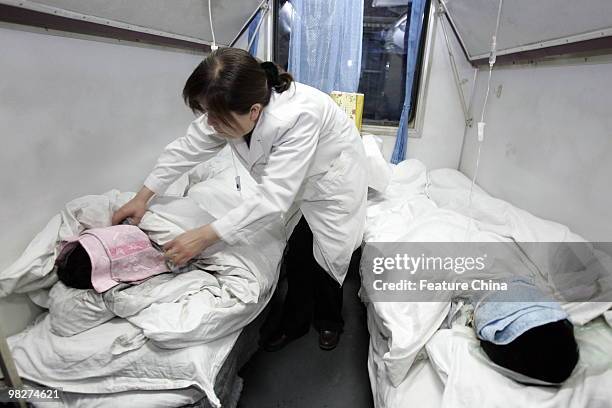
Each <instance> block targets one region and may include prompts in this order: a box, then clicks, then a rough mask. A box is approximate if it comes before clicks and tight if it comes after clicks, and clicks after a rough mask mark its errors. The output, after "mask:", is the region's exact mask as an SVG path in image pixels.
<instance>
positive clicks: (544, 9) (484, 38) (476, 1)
mask: <svg viewBox="0 0 612 408" xmlns="http://www.w3.org/2000/svg"><path fill="white" fill-rule="evenodd" d="M445 3H446V7H447V9H448V12H449V15H450V18H451V20H452V22H453V24H454V26H455V28H456V30H457V32H458V34H459V36H460V37H461V41H462V43H463V45H464V47H465V48H466V51H467V53H468V55H469V57H470V59H472V60H474V59H480V58H483V57H485V56H487V55H488V53H489V50H490V48H491V36H492V35H493V33H494V31H495V22H496V19H497V10H498V7H499V2H498V1H496V0H447V1H446V2H445ZM611 35H612V1H611V0H588V1H576V0H506V1H504V2H503V7H502V14H501V20H500V27H499V33H498V36H497V49H498V54H499V55H504V54H511V53H514V52H521V51H527V50H530V49H536V48H543V47H547V46H554V45H561V44H567V43H572V42H577V41H583V40H587V39H592V38H599V37H604V36H611Z"/></svg>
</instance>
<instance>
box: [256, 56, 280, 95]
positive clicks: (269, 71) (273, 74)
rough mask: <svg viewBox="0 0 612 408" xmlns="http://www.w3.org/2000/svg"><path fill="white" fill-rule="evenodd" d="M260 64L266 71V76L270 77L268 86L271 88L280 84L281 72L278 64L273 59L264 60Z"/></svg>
mask: <svg viewBox="0 0 612 408" xmlns="http://www.w3.org/2000/svg"><path fill="white" fill-rule="evenodd" d="M260 65H261V67H262V68H263V70H264V71H266V77H267V78H268V86H269V87H270V88H276V87H277V86H278V85H280V78H279V72H278V67H277V66H276V64H275V63H273V62H271V61H266V62H262V63H261V64H260Z"/></svg>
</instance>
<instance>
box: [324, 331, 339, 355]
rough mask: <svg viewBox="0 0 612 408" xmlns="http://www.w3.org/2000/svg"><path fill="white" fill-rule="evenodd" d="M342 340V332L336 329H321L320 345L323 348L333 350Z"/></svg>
mask: <svg viewBox="0 0 612 408" xmlns="http://www.w3.org/2000/svg"><path fill="white" fill-rule="evenodd" d="M339 341H340V332H339V331H334V330H320V331H319V347H320V348H321V349H323V350H333V349H335V348H336V346H337V345H338V342H339Z"/></svg>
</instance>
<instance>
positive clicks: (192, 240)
mask: <svg viewBox="0 0 612 408" xmlns="http://www.w3.org/2000/svg"><path fill="white" fill-rule="evenodd" d="M217 241H219V236H218V235H217V233H216V232H215V230H214V229H213V228H212V227H211V226H210V224H208V225H204V226H203V227H200V228H196V229H192V230H190V231H187V232H185V233H183V234H181V235H179V236H178V237H176V238H175V239H173V240H172V241H170V242H168V243H167V244H166V245H164V250H165V251H166V258H168V259H170V260H171V261H172V263H174V264H175V265H178V266H182V265H185V264H186V263H187V262H188V261H189V260H191V259H193V258H194V257H196V256H197V255H199V254H200V253H201V252H202V251H204V250H205V249H206V248H208V247H209V246H211V245H212V244H214V243H215V242H217Z"/></svg>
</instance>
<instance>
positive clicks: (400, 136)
mask: <svg viewBox="0 0 612 408" xmlns="http://www.w3.org/2000/svg"><path fill="white" fill-rule="evenodd" d="M426 3H427V0H412V7H411V12H410V23H409V24H410V25H409V27H408V49H407V51H406V94H405V96H404V105H403V107H402V116H401V118H400V123H399V129H397V138H396V139H395V147H394V149H393V155H392V156H391V163H395V164H397V163H399V162H401V161H402V160H404V159H405V158H406V145H407V144H408V118H409V117H410V108H411V106H410V99H411V97H412V85H413V82H414V75H415V71H416V63H417V57H418V54H419V44H420V43H421V34H422V31H423V21H424V19H425V16H424V13H425V4H426Z"/></svg>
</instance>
